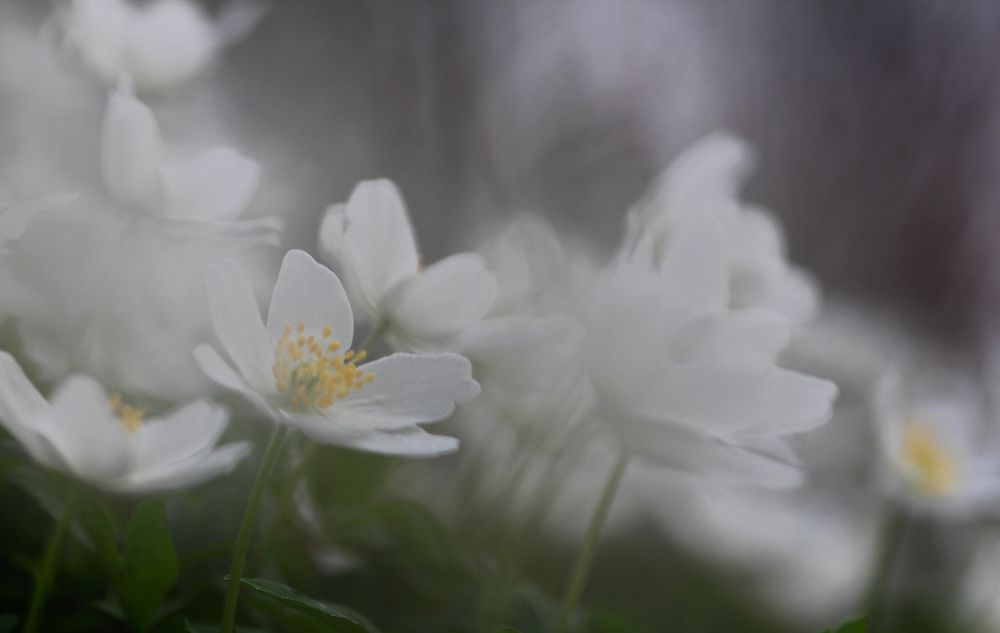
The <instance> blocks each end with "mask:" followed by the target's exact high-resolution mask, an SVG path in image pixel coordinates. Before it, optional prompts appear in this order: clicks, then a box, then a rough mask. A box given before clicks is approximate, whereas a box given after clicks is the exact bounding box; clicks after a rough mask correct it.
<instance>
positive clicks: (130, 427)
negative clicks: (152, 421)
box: [108, 393, 146, 433]
mask: <svg viewBox="0 0 1000 633" xmlns="http://www.w3.org/2000/svg"><path fill="white" fill-rule="evenodd" d="M108 403H109V404H110V405H111V410H112V411H114V414H115V415H117V416H118V419H119V420H121V423H122V426H124V427H125V429H126V430H127V431H128V432H129V433H132V432H135V431H137V430H139V427H140V426H142V422H143V419H144V418H145V417H146V410H145V409H143V408H141V407H133V406H131V405H127V404H125V400H124V399H122V397H121V395H120V394H117V393H116V394H114V395H113V396H111V398H109V400H108Z"/></svg>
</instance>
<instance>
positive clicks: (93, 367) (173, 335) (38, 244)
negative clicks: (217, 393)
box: [0, 90, 278, 399]
mask: <svg viewBox="0 0 1000 633" xmlns="http://www.w3.org/2000/svg"><path fill="white" fill-rule="evenodd" d="M90 136H94V135H93V134H91V135H90ZM83 141H84V139H80V144H81V145H83V146H84V150H85V151H83V152H81V158H82V157H83V156H88V155H89V157H90V160H89V163H88V169H87V170H86V171H85V172H83V173H82V174H80V175H81V176H83V175H85V176H87V177H89V178H83V177H76V178H71V179H69V180H68V182H67V184H64V185H62V186H64V187H65V188H66V189H69V190H72V191H76V192H79V196H78V197H77V198H76V199H74V200H73V201H72V202H71V203H70V204H66V205H63V206H62V207H60V208H58V209H55V210H53V211H51V212H49V213H45V214H44V215H37V216H36V217H35V219H34V220H33V221H32V223H31V224H30V226H28V228H27V231H26V232H25V234H24V236H23V237H21V238H20V239H18V240H17V241H15V242H12V243H11V244H10V245H9V247H10V249H11V250H12V253H11V255H10V256H9V257H8V258H7V261H6V265H5V266H4V267H3V268H2V269H0V292H2V293H3V296H4V304H3V309H4V310H6V311H7V313H9V314H10V315H11V316H12V317H13V321H14V324H15V326H16V329H17V333H18V334H19V335H20V337H21V339H22V341H23V344H24V351H25V354H26V355H27V356H29V357H30V358H31V360H32V361H33V362H34V363H35V365H36V366H37V367H38V369H39V371H40V373H41V374H42V375H43V376H44V377H45V379H46V380H57V379H59V378H61V377H62V376H64V375H66V374H67V373H69V372H78V373H84V374H87V375H90V376H93V377H94V378H96V379H97V380H99V381H100V382H101V383H102V384H104V385H106V386H107V387H108V388H110V389H113V390H116V391H122V392H125V393H130V394H137V395H144V396H151V397H155V398H162V399H187V398H191V397H196V396H198V395H204V394H205V393H206V392H207V391H208V390H209V389H210V387H211V383H210V381H209V380H208V379H207V378H206V377H205V376H204V374H203V373H202V372H200V371H199V370H198V368H197V366H196V364H195V362H194V359H193V358H192V357H191V353H190V350H191V349H192V348H193V347H194V346H195V345H197V344H198V343H199V342H201V341H204V340H205V338H206V337H207V336H209V335H210V333H211V326H210V316H209V310H208V304H207V301H205V290H204V288H205V285H204V284H205V281H204V279H205V270H206V268H207V267H208V266H209V265H210V264H211V263H214V262H215V261H216V260H219V259H226V258H233V257H239V258H241V259H242V260H243V261H245V262H246V263H247V264H248V268H249V269H254V268H255V266H253V264H255V263H256V262H257V261H259V260H260V258H261V257H262V256H264V255H262V254H261V250H260V249H257V248H251V247H254V246H257V245H262V244H273V243H276V242H277V239H278V234H277V228H278V223H277V221H276V220H275V219H274V218H260V219H251V220H241V219H240V216H241V215H242V214H243V213H244V211H245V209H246V207H247V204H248V203H249V202H250V198H251V196H252V195H253V193H254V190H255V188H256V185H257V180H258V172H259V169H258V167H257V165H256V163H254V162H253V161H250V160H248V159H246V158H244V157H242V156H240V155H239V154H237V153H236V152H234V151H232V150H230V149H226V148H216V149H211V150H208V151H206V152H202V153H196V154H195V155H194V156H193V157H190V158H185V157H184V156H181V157H179V158H178V159H174V156H173V155H172V153H170V152H169V151H168V149H167V148H165V147H164V145H163V143H162V141H161V139H160V135H159V131H158V129H157V124H156V121H155V119H154V118H153V115H152V113H151V112H150V110H149V109H148V108H147V107H146V106H145V105H143V104H142V103H141V102H139V101H138V100H137V99H135V98H134V97H133V96H132V95H131V94H129V93H128V91H127V90H119V91H117V92H115V93H113V94H112V95H111V96H110V99H109V104H108V108H107V112H106V115H105V121H104V125H103V130H102V134H101V147H100V160H99V161H96V160H94V153H96V151H97V148H93V147H90V146H87V145H86V144H84V143H83ZM76 149H77V148H76V146H75V145H72V146H70V147H68V148H67V150H66V153H71V152H72V151H75V150H76ZM59 158H60V153H59V151H57V149H56V148H54V147H49V148H48V149H47V151H46V152H45V156H44V158H43V160H41V161H39V163H38V166H39V167H40V168H41V170H40V171H39V173H40V174H43V175H45V176H46V178H42V179H41V181H40V182H36V183H35V184H34V185H33V186H31V187H30V189H31V190H35V191H37V190H38V189H39V188H40V187H41V186H42V185H43V184H44V183H45V182H48V180H54V182H59V183H63V182H65V181H64V180H62V179H65V178H67V177H68V174H73V173H74V171H73V168H72V167H70V168H69V169H67V167H66V166H65V165H63V164H61V163H60V162H59ZM95 164H96V165H99V166H100V167H101V169H95ZM35 170H36V168H35V167H33V168H32V171H33V172H34V171H35ZM64 172H65V173H64ZM101 172H103V176H104V177H103V179H101V178H100V173H101ZM101 180H104V181H105V182H103V183H102V182H100V181H101ZM70 187H72V188H71V189H70ZM109 193H110V194H111V195H108V194H109Z"/></svg>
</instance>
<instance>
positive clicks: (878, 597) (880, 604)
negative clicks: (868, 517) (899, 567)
mask: <svg viewBox="0 0 1000 633" xmlns="http://www.w3.org/2000/svg"><path fill="white" fill-rule="evenodd" d="M884 512H885V515H884V517H883V519H882V526H881V529H880V531H879V532H880V534H879V543H878V547H879V551H878V560H877V561H876V563H875V566H874V570H873V573H872V576H871V579H870V580H869V584H868V595H867V596H866V602H867V604H866V609H865V610H866V612H867V614H868V629H867V630H868V631H869V632H871V633H874V632H876V631H879V630H881V629H882V628H884V625H885V620H886V618H887V616H888V615H889V614H888V611H889V609H888V606H889V603H890V602H891V595H890V594H891V589H892V576H893V570H894V569H895V567H896V562H897V559H898V557H899V551H900V549H902V543H903V537H904V534H905V532H906V528H907V524H908V522H909V521H908V518H909V517H908V516H907V512H906V510H905V509H903V508H901V507H899V506H898V505H896V503H895V502H891V501H890V502H889V503H888V504H886V506H885V509H884Z"/></svg>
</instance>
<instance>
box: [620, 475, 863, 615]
mask: <svg viewBox="0 0 1000 633" xmlns="http://www.w3.org/2000/svg"><path fill="white" fill-rule="evenodd" d="M639 474H640V475H641V477H643V478H646V479H648V481H644V482H641V483H643V484H645V488H646V491H645V492H646V494H645V497H644V499H643V501H644V506H645V508H646V509H647V511H649V512H650V513H651V514H652V515H653V516H654V517H655V518H656V519H657V521H658V523H659V524H660V525H661V526H662V527H663V529H664V530H665V531H667V532H668V533H669V534H670V538H671V540H674V541H678V542H679V543H680V545H681V546H683V547H684V549H685V551H693V552H695V553H696V554H697V555H698V556H700V557H703V558H707V559H709V560H710V561H713V562H714V563H716V564H717V565H719V566H724V567H725V569H726V570H727V572H728V573H730V574H732V577H734V578H739V579H740V580H739V582H740V586H741V587H745V588H746V590H747V591H748V592H749V593H750V594H751V595H752V596H753V597H754V598H758V597H759V599H762V600H763V601H764V602H765V604H767V605H770V606H773V607H774V608H775V609H776V611H777V614H778V615H780V616H782V617H783V618H787V619H788V620H789V621H790V623H792V624H794V625H795V629H796V630H820V629H824V630H825V629H826V628H827V627H829V626H831V625H833V624H835V623H837V622H841V621H843V620H845V619H847V618H848V617H850V616H856V615H857V612H856V609H857V608H858V603H859V600H861V599H863V598H864V592H865V589H866V588H867V585H868V582H869V579H870V574H871V568H872V564H873V562H874V560H875V558H876V554H877V547H878V545H879V543H878V538H877V537H878V534H879V530H878V522H877V521H876V520H875V516H876V515H875V513H871V512H865V511H858V508H857V507H854V506H857V505H858V504H857V503H853V504H852V503H848V502H846V500H845V499H843V498H839V499H836V498H830V495H828V494H824V491H823V490H822V489H816V488H809V487H805V488H803V489H801V490H799V491H796V492H794V493H792V492H789V491H785V490H782V491H779V492H774V491H767V490H748V489H727V490H704V489H700V490H698V492H697V494H691V490H690V488H681V487H677V486H675V487H673V488H671V487H670V482H668V481H660V480H659V479H662V475H660V474H659V473H656V472H655V471H653V470H651V469H643V470H641V471H639ZM635 479H637V480H638V479H639V477H635Z"/></svg>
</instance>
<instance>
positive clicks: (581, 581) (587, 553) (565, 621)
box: [556, 448, 629, 633]
mask: <svg viewBox="0 0 1000 633" xmlns="http://www.w3.org/2000/svg"><path fill="white" fill-rule="evenodd" d="M628 460H629V454H628V450H626V449H624V448H623V449H622V451H621V454H620V455H619V456H618V461H616V462H615V465H614V468H612V470H611V475H610V476H609V477H608V481H607V483H605V484H604V492H603V493H601V499H600V501H599V502H598V503H597V507H596V508H594V514H593V516H591V518H590V526H589V527H588V528H587V535H586V537H585V538H584V540H583V549H581V550H580V554H579V555H578V556H577V559H576V565H575V566H574V567H573V575H572V576H570V581H569V585H568V586H567V587H566V594H565V595H564V596H563V604H562V614H561V615H560V616H559V626H558V627H557V628H556V631H557V633H566V631H568V630H569V623H570V620H571V619H572V618H573V612H574V611H576V604H577V602H579V600H580V595H581V594H582V593H583V588H584V587H585V586H586V584H587V575H588V574H589V573H590V565H591V563H593V562H594V557H595V556H596V555H597V546H598V543H599V542H600V537H601V530H602V529H603V528H604V522H605V521H606V520H607V518H608V514H609V513H610V512H611V504H612V503H613V502H614V500H615V493H617V492H618V485H619V484H620V483H621V481H622V476H623V475H624V474H625V468H626V467H627V466H628Z"/></svg>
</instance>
